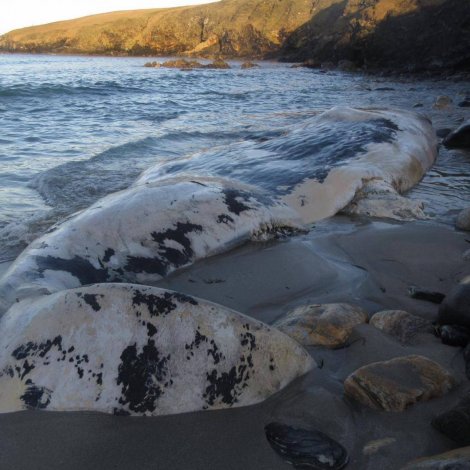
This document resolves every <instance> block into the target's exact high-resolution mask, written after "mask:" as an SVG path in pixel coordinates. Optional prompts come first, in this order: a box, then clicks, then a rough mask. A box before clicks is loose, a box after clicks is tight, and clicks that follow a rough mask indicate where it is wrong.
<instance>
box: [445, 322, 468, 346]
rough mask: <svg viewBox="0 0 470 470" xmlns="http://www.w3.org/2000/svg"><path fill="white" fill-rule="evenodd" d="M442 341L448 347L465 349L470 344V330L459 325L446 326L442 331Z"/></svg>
mask: <svg viewBox="0 0 470 470" xmlns="http://www.w3.org/2000/svg"><path fill="white" fill-rule="evenodd" d="M440 337H441V341H442V342H443V343H444V344H447V345H448V346H458V347H462V348H463V347H465V346H467V344H468V343H469V342H470V330H469V329H468V328H465V327H464V326H459V325H444V326H443V327H442V328H441V329H440Z"/></svg>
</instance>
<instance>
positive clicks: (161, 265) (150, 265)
mask: <svg viewBox="0 0 470 470" xmlns="http://www.w3.org/2000/svg"><path fill="white" fill-rule="evenodd" d="M168 266H169V263H168V262H167V261H166V260H164V259H160V258H145V257H143V256H128V257H127V264H126V266H124V269H125V270H126V271H130V272H132V273H148V274H158V275H159V276H161V277H163V276H165V275H166V274H167V272H168Z"/></svg>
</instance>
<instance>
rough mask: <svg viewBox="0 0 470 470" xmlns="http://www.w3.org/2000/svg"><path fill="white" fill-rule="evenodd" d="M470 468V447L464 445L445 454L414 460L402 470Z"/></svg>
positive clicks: (461, 469) (459, 469)
mask: <svg viewBox="0 0 470 470" xmlns="http://www.w3.org/2000/svg"><path fill="white" fill-rule="evenodd" d="M469 468H470V447H462V448H461V449H454V450H451V451H449V452H444V453H443V454H438V455H433V456H431V457H424V458H422V459H417V460H413V461H412V462H409V463H408V464H407V465H405V466H404V467H403V468H402V469H401V470H468V469H469Z"/></svg>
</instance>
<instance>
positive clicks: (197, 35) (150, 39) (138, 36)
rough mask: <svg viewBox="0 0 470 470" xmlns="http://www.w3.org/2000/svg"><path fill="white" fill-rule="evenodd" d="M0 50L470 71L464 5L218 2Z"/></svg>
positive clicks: (43, 33) (468, 16) (95, 22)
mask: <svg viewBox="0 0 470 470" xmlns="http://www.w3.org/2000/svg"><path fill="white" fill-rule="evenodd" d="M0 50H2V51H8V52H55V53H84V54H116V55H195V56H203V57H204V56H206V57H212V56H216V55H220V56H224V57H256V58H263V57H264V58H265V57H278V58H281V59H283V60H292V61H299V60H305V59H311V60H313V61H314V62H315V61H316V62H322V61H333V62H337V61H339V60H342V59H348V60H351V61H353V62H355V63H356V64H357V65H364V66H368V67H394V68H405V69H406V68H408V69H430V68H431V69H432V68H444V67H451V68H454V69H469V68H470V0H222V1H221V2H218V3H213V4H206V5H201V6H192V7H180V8H170V9H156V10H137V11H127V12H115V13H107V14H102V15H95V16H89V17H85V18H79V19H77V20H70V21H62V22H58V23H52V24H48V25H42V26H37V27H31V28H24V29H20V30H16V31H12V32H10V33H8V34H5V35H4V36H2V37H0Z"/></svg>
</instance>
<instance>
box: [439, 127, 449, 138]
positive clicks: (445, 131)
mask: <svg viewBox="0 0 470 470" xmlns="http://www.w3.org/2000/svg"><path fill="white" fill-rule="evenodd" d="M451 132H452V129H449V128H447V127H446V128H442V129H437V131H436V135H437V137H440V138H441V139H443V138H444V137H447V136H448V135H449V134H450V133H451Z"/></svg>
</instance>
